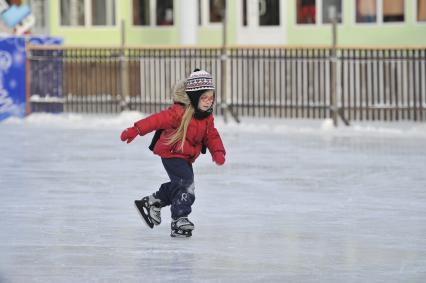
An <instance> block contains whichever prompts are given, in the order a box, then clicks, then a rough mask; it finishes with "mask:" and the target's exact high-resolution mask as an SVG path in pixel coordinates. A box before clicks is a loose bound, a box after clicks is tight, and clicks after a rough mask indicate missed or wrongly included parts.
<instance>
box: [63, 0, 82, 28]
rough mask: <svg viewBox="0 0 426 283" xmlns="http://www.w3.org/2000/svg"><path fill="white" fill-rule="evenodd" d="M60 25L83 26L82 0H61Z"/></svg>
mask: <svg viewBox="0 0 426 283" xmlns="http://www.w3.org/2000/svg"><path fill="white" fill-rule="evenodd" d="M61 25H63V26H84V0H75V1H69V0H61Z"/></svg>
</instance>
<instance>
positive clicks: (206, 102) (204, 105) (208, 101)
mask: <svg viewBox="0 0 426 283" xmlns="http://www.w3.org/2000/svg"><path fill="white" fill-rule="evenodd" d="M213 101H214V92H213V90H208V91H206V92H205V93H203V95H201V97H200V100H199V101H198V109H200V110H201V111H206V110H208V109H209V108H210V107H212V104H213Z"/></svg>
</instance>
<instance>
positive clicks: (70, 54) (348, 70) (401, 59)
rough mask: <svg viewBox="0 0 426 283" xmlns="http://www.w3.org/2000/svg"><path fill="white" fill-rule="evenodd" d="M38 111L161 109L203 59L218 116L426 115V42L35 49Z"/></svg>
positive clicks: (33, 85) (31, 58)
mask: <svg viewBox="0 0 426 283" xmlns="http://www.w3.org/2000/svg"><path fill="white" fill-rule="evenodd" d="M28 54H29V55H28V63H29V64H28V65H29V67H28V68H29V71H30V72H29V73H30V75H29V76H28V83H29V87H28V88H27V89H28V93H27V95H28V97H29V101H30V103H31V111H46V110H49V111H66V112H89V113H92V112H108V113H116V112H120V111H122V110H124V109H130V110H138V111H142V112H146V113H152V112H156V111H159V110H160V109H163V108H164V107H166V106H167V105H169V104H170V103H171V89H172V86H173V85H174V83H176V82H177V81H178V80H180V79H183V78H185V77H186V76H187V75H188V74H189V73H190V72H191V71H192V70H193V69H194V68H195V67H200V68H203V69H206V70H207V71H209V72H211V73H212V75H213V76H214V78H215V81H216V85H217V94H218V96H217V103H218V105H220V106H222V107H217V108H216V110H215V111H216V114H224V111H225V110H226V109H231V110H232V112H233V113H234V114H235V115H236V116H255V117H288V118H314V119H324V118H330V117H332V115H333V113H339V115H340V116H341V117H342V118H343V119H344V120H349V121H351V120H384V121H388V120H420V121H424V120H426V47H425V48H415V49H413V48H412V49H366V48H364V49H354V48H338V49H336V50H333V49H331V48H290V47H280V48H278V47H277V48H236V47H231V48H228V49H227V50H226V52H223V50H222V49H220V48H66V47H57V46H55V47H36V46H30V48H29V49H28Z"/></svg>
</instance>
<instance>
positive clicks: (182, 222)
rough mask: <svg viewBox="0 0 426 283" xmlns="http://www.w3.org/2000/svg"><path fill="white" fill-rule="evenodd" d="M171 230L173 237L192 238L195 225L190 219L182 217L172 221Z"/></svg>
mask: <svg viewBox="0 0 426 283" xmlns="http://www.w3.org/2000/svg"><path fill="white" fill-rule="evenodd" d="M171 228H172V232H171V233H170V236H171V237H173V238H188V237H191V236H192V230H194V223H192V222H191V221H189V219H188V217H181V218H179V219H176V220H173V221H172V224H171Z"/></svg>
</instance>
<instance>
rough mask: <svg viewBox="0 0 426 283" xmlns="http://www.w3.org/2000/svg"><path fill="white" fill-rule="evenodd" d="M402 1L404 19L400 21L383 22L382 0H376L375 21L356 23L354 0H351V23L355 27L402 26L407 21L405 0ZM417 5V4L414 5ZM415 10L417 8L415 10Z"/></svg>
mask: <svg viewBox="0 0 426 283" xmlns="http://www.w3.org/2000/svg"><path fill="white" fill-rule="evenodd" d="M403 1H404V8H403V9H404V21H402V22H384V21H383V16H384V15H383V0H376V7H377V10H376V19H377V20H376V22H374V23H357V21H356V0H354V1H353V5H352V7H353V13H352V17H353V18H352V25H353V26H356V27H372V26H386V27H388V26H390V27H392V26H402V25H405V24H407V23H408V20H407V0H403ZM414 6H417V5H414ZM416 11H417V10H416Z"/></svg>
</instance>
